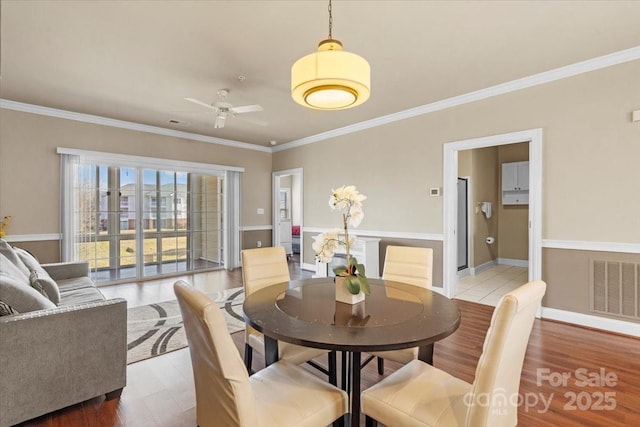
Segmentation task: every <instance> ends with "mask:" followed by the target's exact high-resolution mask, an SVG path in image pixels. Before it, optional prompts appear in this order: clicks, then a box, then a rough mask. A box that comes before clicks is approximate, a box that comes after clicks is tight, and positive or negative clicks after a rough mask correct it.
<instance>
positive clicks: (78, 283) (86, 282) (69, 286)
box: [57, 276, 95, 294]
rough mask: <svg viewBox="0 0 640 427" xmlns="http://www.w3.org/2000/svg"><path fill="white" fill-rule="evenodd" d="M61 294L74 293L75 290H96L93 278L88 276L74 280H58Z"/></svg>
mask: <svg viewBox="0 0 640 427" xmlns="http://www.w3.org/2000/svg"><path fill="white" fill-rule="evenodd" d="M57 283H58V289H59V290H60V293H61V294H62V293H63V292H68V291H73V290H75V289H83V288H95V285H94V284H93V281H92V280H91V278H89V277H87V276H80V277H74V278H72V279H64V280H58V282H57Z"/></svg>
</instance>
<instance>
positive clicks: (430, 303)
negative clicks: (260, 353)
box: [243, 278, 460, 352]
mask: <svg viewBox="0 0 640 427" xmlns="http://www.w3.org/2000/svg"><path fill="white" fill-rule="evenodd" d="M369 282H370V284H371V295H367V296H366V298H365V300H364V302H362V303H359V304H355V305H350V304H344V303H339V302H336V301H335V286H334V284H333V280H332V278H318V279H303V280H299V281H293V282H286V283H282V284H279V285H274V286H269V287H267V288H265V289H262V290H260V291H257V292H255V293H253V294H251V295H249V296H247V297H246V299H245V302H244V307H243V308H244V315H245V319H246V320H247V322H248V323H249V324H250V325H251V326H253V327H254V328H255V329H257V330H258V331H260V332H262V333H264V334H265V335H268V336H270V337H272V338H275V339H277V340H281V341H286V342H289V343H293V344H299V345H303V346H307V347H315V348H322V349H327V350H339V351H359V352H368V351H383V350H397V349H402V348H409V347H419V346H424V345H428V344H432V343H434V342H436V341H438V340H440V339H442V338H445V337H446V336H448V335H450V334H451V333H453V332H454V331H455V330H456V329H457V328H458V326H459V324H460V311H459V310H458V307H457V306H456V305H455V304H454V303H453V302H451V300H449V299H448V298H446V297H445V296H443V295H440V294H438V293H437V292H433V291H431V290H428V289H424V288H420V287H417V286H413V285H408V284H405V283H399V282H391V281H385V280H382V279H369Z"/></svg>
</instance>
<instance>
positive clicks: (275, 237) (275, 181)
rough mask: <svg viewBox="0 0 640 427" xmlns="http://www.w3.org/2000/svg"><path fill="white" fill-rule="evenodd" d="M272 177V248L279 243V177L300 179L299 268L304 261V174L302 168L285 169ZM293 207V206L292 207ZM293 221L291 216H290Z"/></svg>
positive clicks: (274, 173) (273, 173)
mask: <svg viewBox="0 0 640 427" xmlns="http://www.w3.org/2000/svg"><path fill="white" fill-rule="evenodd" d="M271 175H272V177H271V182H272V190H271V191H272V196H273V201H272V206H273V212H272V214H271V215H272V216H271V218H272V223H273V229H272V233H271V239H272V242H271V245H272V246H276V244H277V242H279V241H280V227H279V220H280V210H279V209H278V207H279V205H280V177H281V176H284V175H297V176H299V177H300V194H299V196H300V266H302V260H303V259H304V253H303V250H304V249H303V248H304V245H303V243H302V240H303V237H302V236H303V232H302V230H303V227H302V225H303V224H302V223H303V222H304V174H303V169H302V168H295V169H286V170H282V171H276V172H272V174H271ZM292 206H293V205H292ZM291 217H292V219H293V215H292V216H291ZM292 225H293V221H292Z"/></svg>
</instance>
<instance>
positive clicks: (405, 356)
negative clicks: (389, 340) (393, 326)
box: [367, 245, 433, 375]
mask: <svg viewBox="0 0 640 427" xmlns="http://www.w3.org/2000/svg"><path fill="white" fill-rule="evenodd" d="M382 278H383V279H385V280H391V281H394V282H402V283H408V284H410V285H414V286H420V287H423V288H431V285H432V283H433V249H431V248H417V247H409V246H391V245H389V246H387V250H386V255H385V258H384V268H383V271H382ZM371 355H372V356H375V357H377V358H378V374H379V375H382V374H384V359H387V360H392V361H394V362H398V363H403V364H404V363H409V362H410V361H412V360H414V359H416V358H417V357H418V348H417V347H412V348H406V349H403V350H389V351H379V352H373V353H371ZM368 362H369V360H367V363H368Z"/></svg>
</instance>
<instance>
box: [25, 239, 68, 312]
mask: <svg viewBox="0 0 640 427" xmlns="http://www.w3.org/2000/svg"><path fill="white" fill-rule="evenodd" d="M13 249H14V250H15V252H16V253H17V254H18V257H19V258H20V259H21V260H22V262H23V263H24V265H26V266H27V268H28V269H29V270H30V272H31V273H30V275H29V282H30V284H31V286H33V280H32V278H31V275H32V274H33V272H34V271H35V272H37V273H38V283H39V284H40V285H41V286H42V288H43V289H44V290H45V291H46V293H47V298H49V299H50V300H51V302H52V303H54V304H56V305H58V304H60V289H59V288H58V284H57V283H56V281H55V280H53V279H52V278H51V276H49V273H47V271H46V270H45V269H44V268H42V266H41V265H40V262H38V260H37V259H36V257H35V256H33V255H32V254H31V253H29V252H28V251H26V250H24V249H22V248H13ZM36 290H38V291H39V289H38V288H36Z"/></svg>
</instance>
